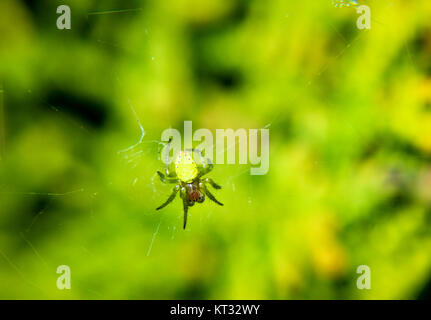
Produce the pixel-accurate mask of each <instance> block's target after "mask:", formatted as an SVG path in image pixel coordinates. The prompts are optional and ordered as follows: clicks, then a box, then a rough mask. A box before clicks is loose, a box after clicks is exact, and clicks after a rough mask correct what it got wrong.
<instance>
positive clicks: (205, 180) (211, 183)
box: [204, 178, 221, 189]
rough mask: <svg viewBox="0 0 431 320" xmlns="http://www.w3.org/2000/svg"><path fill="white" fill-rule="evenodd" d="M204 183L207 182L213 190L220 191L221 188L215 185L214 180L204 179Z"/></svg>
mask: <svg viewBox="0 0 431 320" xmlns="http://www.w3.org/2000/svg"><path fill="white" fill-rule="evenodd" d="M204 182H208V183H209V184H210V185H211V186H212V187H213V188H214V189H221V186H219V185H218V184H217V183H215V182H214V180H213V179H211V178H206V179H204Z"/></svg>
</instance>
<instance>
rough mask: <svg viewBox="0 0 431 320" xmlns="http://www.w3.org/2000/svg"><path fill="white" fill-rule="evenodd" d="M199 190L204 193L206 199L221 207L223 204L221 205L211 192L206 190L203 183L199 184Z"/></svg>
mask: <svg viewBox="0 0 431 320" xmlns="http://www.w3.org/2000/svg"><path fill="white" fill-rule="evenodd" d="M201 189H202V190H203V191H204V193H205V194H206V195H207V197H208V198H210V199H211V200H212V201H214V202H215V203H217V204H218V205H220V206H222V205H223V203H221V202H220V201H218V200H217V199H216V198H215V197H214V196H213V194H212V193H211V192H209V190H208V189H207V187H206V186H205V184H204V183H201Z"/></svg>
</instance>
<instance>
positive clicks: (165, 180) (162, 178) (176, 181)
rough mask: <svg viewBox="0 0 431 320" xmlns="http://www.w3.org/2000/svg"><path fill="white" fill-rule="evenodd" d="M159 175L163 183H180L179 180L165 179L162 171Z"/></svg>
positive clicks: (158, 172)
mask: <svg viewBox="0 0 431 320" xmlns="http://www.w3.org/2000/svg"><path fill="white" fill-rule="evenodd" d="M157 174H158V175H159V177H160V180H161V181H162V182H163V183H178V179H175V178H169V177H165V175H164V174H163V173H161V172H160V171H157Z"/></svg>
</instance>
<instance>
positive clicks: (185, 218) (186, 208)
mask: <svg viewBox="0 0 431 320" xmlns="http://www.w3.org/2000/svg"><path fill="white" fill-rule="evenodd" d="M183 207H184V225H183V229H186V225H187V212H188V211H189V205H188V203H187V200H186V198H183Z"/></svg>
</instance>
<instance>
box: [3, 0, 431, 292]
mask: <svg viewBox="0 0 431 320" xmlns="http://www.w3.org/2000/svg"><path fill="white" fill-rule="evenodd" d="M358 2H359V4H367V5H369V6H370V8H371V18H372V20H371V30H359V29H358V28H357V27H356V20H357V18H358V17H359V15H358V14H357V13H356V11H355V9H354V8H335V7H334V6H333V3H332V0H319V1H315V0H302V1H285V0H272V1H259V0H255V1H252V0H236V1H232V0H217V1H216V0H207V1H199V0H175V1H156V0H154V1H150V0H146V1H137V0H133V1H108V0H107V1H81V0H74V1H72V0H69V1H68V0H64V1H49V0H40V1H23V0H21V1H18V0H2V1H0V298H2V299H416V298H429V297H430V296H431V233H430V228H431V2H430V1H428V0H416V1H401V0H398V1H397V0H379V1H377V0H375V1H372V0H369V1H358ZM61 4H67V5H69V6H70V9H71V13H72V28H71V30H58V29H57V27H56V20H57V18H58V16H59V15H58V14H57V13H56V9H57V6H59V5H61ZM133 110H135V111H136V115H135V114H134V112H133ZM138 120H139V122H140V123H141V124H142V127H143V129H144V130H145V136H144V137H143V139H142V140H141V142H142V143H139V144H136V143H137V142H138V141H139V139H140V136H141V132H140V128H139V125H138ZM185 120H192V121H193V127H194V129H198V128H208V129H211V130H214V132H215V129H217V128H234V129H238V128H245V129H250V128H263V127H266V128H269V129H270V167H269V172H268V174H267V175H264V176H251V175H250V174H249V169H250V166H249V165H217V166H216V167H215V169H214V171H213V172H212V173H211V174H210V176H211V177H212V178H213V179H214V180H215V181H216V182H218V183H220V184H221V185H222V186H223V189H221V190H219V191H216V192H214V193H215V195H216V197H217V198H218V199H219V200H220V201H222V202H224V204H225V206H224V207H219V206H217V205H215V204H214V203H211V202H209V201H206V202H205V203H203V204H202V205H196V206H194V207H193V208H191V209H190V216H189V220H188V227H187V230H185V231H183V230H182V228H181V226H182V218H183V213H182V205H181V201H180V200H178V199H176V200H175V201H174V202H173V204H171V205H169V206H168V207H166V208H165V209H163V210H162V211H155V208H156V207H157V206H159V205H160V204H161V203H163V201H165V200H166V198H167V197H168V195H169V193H170V190H171V188H172V186H166V185H163V184H161V183H160V181H158V179H157V176H156V175H155V172H156V171H157V170H160V169H161V168H162V163H161V161H160V159H159V153H158V151H159V149H160V145H159V143H158V141H159V140H160V135H161V132H162V131H163V130H165V129H167V128H169V127H172V128H177V129H179V130H182V128H183V121H185ZM59 265H68V266H69V267H70V268H71V276H72V281H71V285H72V288H71V290H58V289H57V286H56V281H57V277H58V276H59V275H58V274H57V273H56V270H57V267H58V266H59ZM359 265H368V266H369V267H370V268H371V290H358V289H357V287H356V280H357V278H358V276H359V275H358V274H357V273H356V268H357V267H358V266H359Z"/></svg>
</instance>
